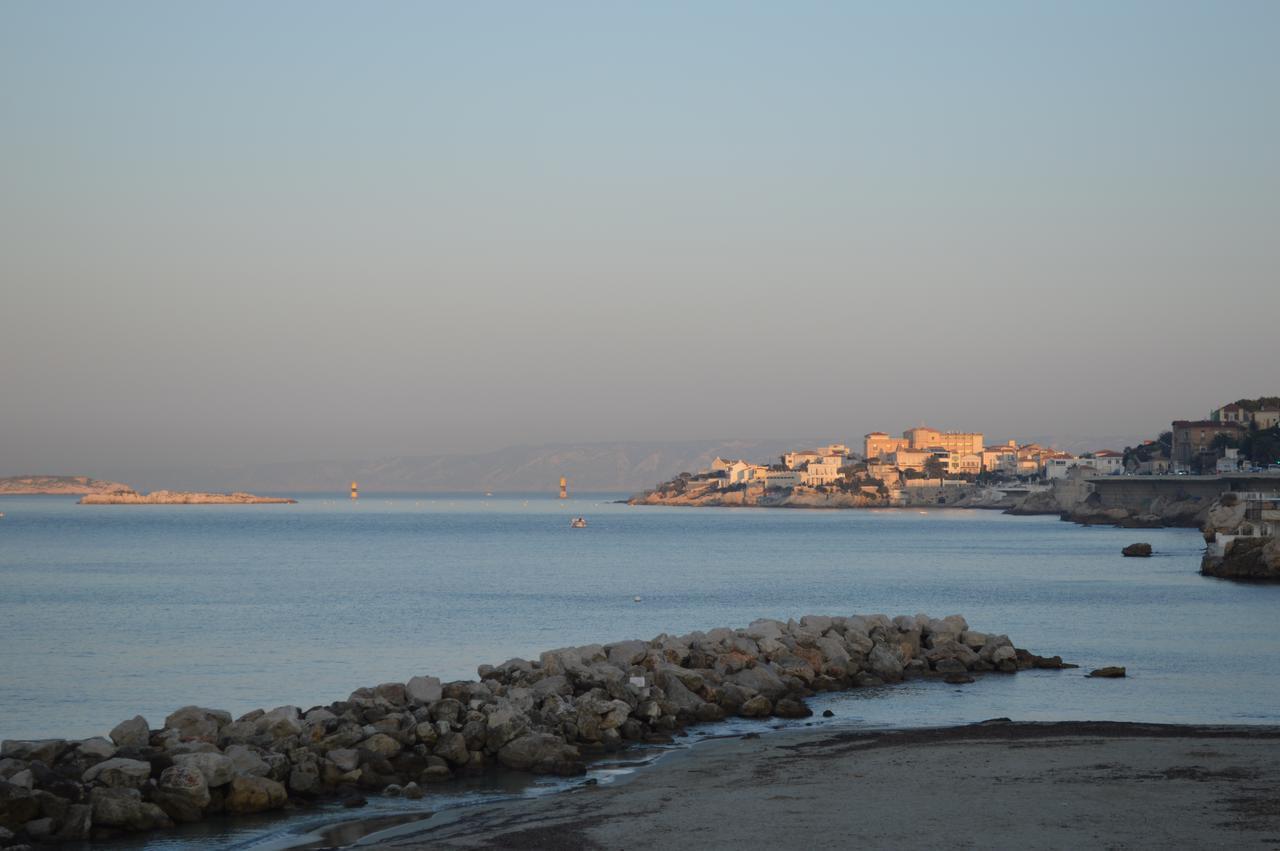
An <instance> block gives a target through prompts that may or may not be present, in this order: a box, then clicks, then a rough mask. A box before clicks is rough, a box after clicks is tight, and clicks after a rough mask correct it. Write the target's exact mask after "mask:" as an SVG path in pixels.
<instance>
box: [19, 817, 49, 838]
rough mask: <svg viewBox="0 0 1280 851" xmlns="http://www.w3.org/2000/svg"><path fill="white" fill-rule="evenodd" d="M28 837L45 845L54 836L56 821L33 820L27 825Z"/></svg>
mask: <svg viewBox="0 0 1280 851" xmlns="http://www.w3.org/2000/svg"><path fill="white" fill-rule="evenodd" d="M24 829H26V831H27V836H28V837H31V838H32V841H35V842H37V843H45V842H47V841H49V839H50V838H52V836H54V820H52V819H50V818H44V819H32V820H31V822H27V824H26V828H24Z"/></svg>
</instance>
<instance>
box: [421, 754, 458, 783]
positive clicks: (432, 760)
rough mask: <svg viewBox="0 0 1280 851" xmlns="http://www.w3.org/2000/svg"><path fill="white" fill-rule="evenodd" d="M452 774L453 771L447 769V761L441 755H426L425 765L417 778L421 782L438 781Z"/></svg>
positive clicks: (446, 778)
mask: <svg viewBox="0 0 1280 851" xmlns="http://www.w3.org/2000/svg"><path fill="white" fill-rule="evenodd" d="M452 776H453V772H452V771H450V770H449V763H448V762H446V761H445V760H444V759H443V758H442V757H438V756H434V755H433V756H429V757H427V767H426V768H424V769H423V770H422V774H421V775H420V776H419V778H418V779H419V780H421V781H422V782H423V783H440V782H442V781H445V780H448V779H449V778H450V777H452Z"/></svg>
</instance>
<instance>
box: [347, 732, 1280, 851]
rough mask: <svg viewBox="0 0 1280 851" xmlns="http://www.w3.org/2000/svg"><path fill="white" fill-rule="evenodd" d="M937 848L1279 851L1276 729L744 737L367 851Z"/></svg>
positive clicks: (1279, 742)
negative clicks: (1227, 849) (1233, 850)
mask: <svg viewBox="0 0 1280 851" xmlns="http://www.w3.org/2000/svg"><path fill="white" fill-rule="evenodd" d="M937 845H945V846H947V847H981V848H1015V847H1016V848H1078V847H1093V848H1100V847H1106V848H1156V847H1162V848H1169V847H1177V848H1211V847H1224V846H1229V847H1232V848H1276V847H1280V728H1275V727H1188V726H1175V725H1148V724H1121V723H1110V722H1084V723H1058V724H1022V723H1009V722H986V723H985V724H980V725H973V726H968V727H952V728H943V729H934V730H909V731H896V732H881V733H867V732H835V731H832V730H824V729H822V728H821V727H819V726H815V727H813V728H808V729H804V730H792V731H782V732H775V733H766V734H764V735H754V734H752V735H748V736H747V737H738V738H731V739H717V740H713V741H708V742H704V743H701V744H699V745H697V746H695V747H693V748H691V749H689V750H684V751H677V752H673V753H671V754H669V755H667V756H664V757H663V758H661V759H660V760H659V761H658V762H657V763H656V764H654V765H652V766H649V767H646V768H643V769H641V770H640V771H638V772H636V773H635V774H634V775H632V776H630V777H628V778H626V779H625V780H622V781H619V782H616V783H611V784H605V785H600V786H587V787H582V788H579V789H575V790H573V791H569V792H565V793H563V794H558V795H550V796H545V797H542V798H535V799H522V800H514V801H506V802H501V803H498V804H494V805H490V806H484V807H476V808H470V809H463V810H456V811H452V812H445V813H441V814H439V815H438V816H436V817H434V818H432V819H430V820H428V821H427V822H425V823H424V827H423V828H422V829H421V830H419V831H416V832H414V833H413V834H411V835H408V836H401V837H398V838H396V839H395V840H393V841H388V842H384V843H383V844H381V845H376V846H373V847H377V848H381V849H388V851H389V850H390V849H400V851H403V849H415V848H549V849H597V848H602V849H608V848H645V849H668V848H670V849H675V848H682V849H688V848H713V847H739V848H761V847H769V846H772V847H780V848H835V847H850V846H852V847H861V848H866V847H870V848H906V847H927V846H937ZM366 847H367V846H366Z"/></svg>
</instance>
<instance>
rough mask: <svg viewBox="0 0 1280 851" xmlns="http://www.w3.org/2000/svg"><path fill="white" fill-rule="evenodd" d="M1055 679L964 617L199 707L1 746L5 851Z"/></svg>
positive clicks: (541, 769)
mask: <svg viewBox="0 0 1280 851" xmlns="http://www.w3.org/2000/svg"><path fill="white" fill-rule="evenodd" d="M1028 667H1041V668H1061V667H1072V666H1067V665H1064V664H1063V662H1062V660H1061V659H1060V658H1058V657H1052V658H1042V657H1038V656H1034V655H1032V654H1030V653H1028V652H1026V651H1024V650H1018V649H1015V648H1014V646H1013V643H1012V642H1011V641H1010V640H1009V639H1008V637H1006V636H1004V635H995V634H988V633H984V632H978V631H975V630H973V629H970V628H969V625H968V623H966V621H965V619H964V618H963V617H960V616H958V615H952V616H950V617H945V618H940V619H934V618H930V617H928V616H926V615H914V616H902V617H897V618H892V619H891V618H889V617H886V616H885V615H869V616H860V615H855V616H852V617H829V616H818V615H807V616H805V617H803V618H801V619H800V620H799V621H795V620H791V621H787V622H783V621H778V620H757V621H755V622H753V623H752V624H750V625H749V626H747V627H746V628H745V629H729V628H721V629H713V630H711V631H709V632H693V633H690V634H688V635H681V636H671V635H666V634H663V635H659V636H658V637H657V638H654V639H653V640H651V641H621V642H617V643H614V644H603V645H602V644H590V645H587V646H585V647H568V648H563V649H559V650H550V651H547V652H546V653H543V654H542V655H541V656H540V657H539V658H538V659H537V660H536V661H535V660H526V659H511V660H509V661H507V662H504V663H502V664H501V665H496V666H492V665H482V666H481V667H480V669H479V675H480V679H479V680H468V681H459V682H449V683H443V682H441V681H440V680H439V679H437V678H435V677H428V676H416V677H414V678H412V679H410V680H409V681H408V682H407V683H383V684H382V685H378V686H374V687H372V688H362V689H359V690H357V691H355V692H354V693H352V694H351V696H350V697H348V698H347V699H346V700H342V701H338V702H336V703H332V704H330V705H328V706H318V707H314V708H311V709H307V710H301V709H299V708H298V707H295V706H281V707H278V708H275V709H272V710H270V711H263V710H260V709H259V710H254V711H253V712H250V713H248V714H246V715H243V716H241V717H240V718H232V716H231V715H230V713H227V712H223V711H220V710H216V709H206V708H203V707H197V706H187V707H184V708H182V709H179V710H177V711H176V712H174V713H172V714H171V715H169V717H167V718H165V720H164V724H163V726H162V727H160V728H158V729H154V728H152V727H151V725H150V724H149V723H148V722H147V721H146V719H144V718H142V717H141V716H139V717H135V718H132V719H130V720H127V721H123V722H121V723H120V724H119V725H117V726H116V727H115V728H114V729H113V730H111V732H110V734H109V735H108V736H106V737H100V738H92V739H86V740H83V741H72V740H66V739H47V740H40V741H4V742H3V743H2V745H0V848H4V847H7V846H10V845H15V844H22V843H33V844H43V843H57V842H73V841H81V840H85V839H95V840H96V839H109V838H112V837H115V836H118V835H121V834H125V833H129V832H136V831H148V830H157V829H163V828H168V827H172V826H173V825H174V824H175V823H176V822H194V821H199V820H202V819H205V818H208V817H211V816H214V815H219V814H233V815H234V814H242V813H245V814H247V813H259V812H265V811H269V810H276V809H281V808H284V807H288V806H295V805H298V804H301V803H305V802H307V801H309V800H316V799H321V798H325V797H333V798H339V797H347V798H349V799H353V800H358V799H359V798H360V796H361V795H362V794H365V793H371V792H374V793H376V792H382V793H384V794H390V795H397V794H398V795H405V796H409V797H420V796H421V794H422V788H423V786H425V785H426V784H430V783H439V782H446V781H448V780H450V779H451V778H453V777H455V776H458V775H461V774H467V773H473V772H483V771H488V770H514V771H524V772H534V773H542V774H555V775H566V776H570V775H576V774H581V773H583V772H584V771H585V763H584V760H585V759H587V758H589V757H590V756H591V755H593V754H598V753H602V752H605V751H613V750H617V749H619V748H621V747H623V746H625V745H626V744H627V743H633V742H651V743H657V742H666V741H669V739H670V737H671V735H672V734H673V733H675V732H676V731H678V730H679V729H680V728H682V727H683V726H685V725H688V724H691V723H695V722H709V721H718V720H720V719H723V718H725V717H726V716H729V715H737V716H742V717H747V718H765V717H769V716H775V717H783V718H794V717H805V716H808V715H809V714H811V713H810V711H809V709H808V708H807V707H806V706H805V703H804V698H805V697H807V696H810V695H812V694H814V693H815V692H818V691H835V690H841V689H849V688H855V687H863V686H875V685H882V684H885V683H893V682H897V681H900V680H902V679H904V678H908V677H912V676H934V677H940V678H945V677H948V676H953V677H954V676H955V675H965V676H967V675H968V674H969V673H971V672H1003V673H1013V672H1015V671H1017V670H1019V669H1020V668H1028Z"/></svg>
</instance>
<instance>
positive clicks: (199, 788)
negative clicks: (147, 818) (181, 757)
mask: <svg viewBox="0 0 1280 851" xmlns="http://www.w3.org/2000/svg"><path fill="white" fill-rule="evenodd" d="M153 799H154V801H155V803H156V804H157V805H158V806H159V807H160V809H162V810H164V811H165V814H166V815H168V816H169V818H171V819H173V820H174V821H177V822H194V821H199V820H200V819H201V817H202V816H203V815H204V809H205V807H207V806H209V801H210V800H211V796H210V794H209V784H208V783H207V782H206V781H205V778H204V775H203V774H201V773H200V772H199V771H198V770H197V769H195V768H194V767H192V766H187V765H171V766H169V767H168V768H166V769H165V770H164V771H162V772H161V773H160V780H159V782H158V783H157V784H156V790H155V793H154V794H153Z"/></svg>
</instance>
